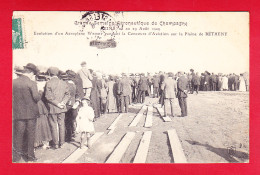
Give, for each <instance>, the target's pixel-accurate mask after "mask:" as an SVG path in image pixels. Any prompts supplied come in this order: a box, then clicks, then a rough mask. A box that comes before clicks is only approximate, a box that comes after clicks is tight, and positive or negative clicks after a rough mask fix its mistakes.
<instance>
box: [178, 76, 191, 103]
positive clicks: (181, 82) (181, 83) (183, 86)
mask: <svg viewBox="0 0 260 175" xmlns="http://www.w3.org/2000/svg"><path fill="white" fill-rule="evenodd" d="M188 86H189V83H188V78H186V77H185V76H184V75H183V76H181V77H180V78H179V79H178V82H177V87H178V93H177V97H178V98H185V97H187V94H186V93H185V92H184V90H187V89H188Z"/></svg>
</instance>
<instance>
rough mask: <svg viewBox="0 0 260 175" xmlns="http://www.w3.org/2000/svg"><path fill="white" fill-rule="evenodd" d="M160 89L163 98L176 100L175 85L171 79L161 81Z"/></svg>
mask: <svg viewBox="0 0 260 175" xmlns="http://www.w3.org/2000/svg"><path fill="white" fill-rule="evenodd" d="M161 88H162V90H163V91H164V94H165V96H164V98H176V93H177V83H176V81H175V80H174V79H173V78H171V77H168V78H166V79H165V80H164V81H163V83H162V86H161Z"/></svg>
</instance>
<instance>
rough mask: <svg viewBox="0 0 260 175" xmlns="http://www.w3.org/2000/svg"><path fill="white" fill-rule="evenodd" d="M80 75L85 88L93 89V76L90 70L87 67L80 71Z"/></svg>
mask: <svg viewBox="0 0 260 175" xmlns="http://www.w3.org/2000/svg"><path fill="white" fill-rule="evenodd" d="M78 74H79V76H80V78H81V79H82V83H83V88H91V87H92V82H91V80H92V76H91V74H90V72H89V70H88V69H87V68H85V67H83V68H82V69H80V70H79V71H78Z"/></svg>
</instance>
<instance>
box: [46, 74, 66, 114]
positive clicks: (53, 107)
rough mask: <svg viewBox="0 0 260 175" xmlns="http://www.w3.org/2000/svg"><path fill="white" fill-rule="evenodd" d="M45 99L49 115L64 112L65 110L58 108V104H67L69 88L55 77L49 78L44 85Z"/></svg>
mask: <svg viewBox="0 0 260 175" xmlns="http://www.w3.org/2000/svg"><path fill="white" fill-rule="evenodd" d="M45 97H46V99H47V101H48V105H49V107H50V114H56V113H61V112H66V111H67V109H66V108H63V109H61V108H59V107H58V104H59V103H61V102H64V103H67V101H68V100H69V98H70V94H69V87H68V85H67V84H66V82H64V81H62V80H60V79H58V78H57V77H53V78H51V79H50V80H49V81H48V82H47V83H46V92H45Z"/></svg>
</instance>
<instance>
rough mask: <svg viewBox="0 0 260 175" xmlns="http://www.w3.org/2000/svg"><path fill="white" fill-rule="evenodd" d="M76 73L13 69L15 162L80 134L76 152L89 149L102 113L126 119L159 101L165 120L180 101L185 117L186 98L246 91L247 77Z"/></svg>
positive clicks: (84, 70)
mask: <svg viewBox="0 0 260 175" xmlns="http://www.w3.org/2000/svg"><path fill="white" fill-rule="evenodd" d="M81 67H82V68H81V69H80V70H79V71H78V72H74V71H72V70H67V71H65V72H63V71H61V70H59V69H58V68H57V67H50V68H48V70H47V72H39V69H38V68H37V66H35V65H34V64H32V63H28V64H27V65H26V66H24V68H22V69H16V70H15V74H16V78H14V80H13V97H12V99H13V161H14V162H20V161H36V160H37V159H36V157H35V154H34V149H35V147H42V148H43V149H48V148H53V149H60V148H63V145H64V143H65V142H66V141H68V142H69V141H72V140H74V139H75V137H76V134H77V133H81V136H80V138H81V144H80V147H83V146H84V143H87V146H88V147H90V146H91V145H90V144H89V143H90V141H89V139H90V136H91V134H93V133H94V132H95V129H94V125H93V122H95V121H96V120H97V119H98V118H99V117H101V116H102V115H104V114H106V113H127V112H128V109H129V105H131V104H133V103H140V104H141V103H144V102H145V98H146V97H147V96H148V97H151V98H158V103H159V104H161V106H162V107H163V106H164V110H165V112H164V114H165V115H166V116H167V115H171V116H172V117H174V116H175V114H174V111H173V103H174V102H173V100H174V99H175V98H178V101H179V106H180V108H181V115H180V116H181V117H186V116H187V115H188V113H187V97H188V94H193V93H194V92H195V93H196V94H198V92H199V91H222V90H223V91H248V90H249V78H248V74H240V76H238V75H235V74H229V75H223V74H214V73H209V72H208V71H205V72H204V73H202V74H200V75H199V74H198V73H194V70H193V69H191V70H190V72H189V73H184V72H182V71H179V72H178V73H176V74H174V73H172V72H169V73H164V72H159V73H155V74H154V75H151V74H150V73H147V75H145V74H144V73H140V74H126V73H122V74H121V75H120V76H118V75H104V74H102V73H101V72H98V71H93V70H91V69H88V67H87V63H86V62H82V63H81ZM168 109H170V110H171V111H168Z"/></svg>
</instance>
